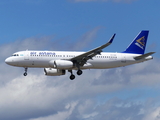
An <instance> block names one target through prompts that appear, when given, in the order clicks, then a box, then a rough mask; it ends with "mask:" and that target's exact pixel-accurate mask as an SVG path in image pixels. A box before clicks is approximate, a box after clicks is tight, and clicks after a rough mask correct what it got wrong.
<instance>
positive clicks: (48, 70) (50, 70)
mask: <svg viewBox="0 0 160 120" xmlns="http://www.w3.org/2000/svg"><path fill="white" fill-rule="evenodd" d="M44 73H45V75H47V76H60V75H65V74H66V71H65V70H61V69H54V68H44Z"/></svg>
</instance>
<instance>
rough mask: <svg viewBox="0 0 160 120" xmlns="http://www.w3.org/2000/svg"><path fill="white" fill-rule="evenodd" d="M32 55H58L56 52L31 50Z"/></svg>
mask: <svg viewBox="0 0 160 120" xmlns="http://www.w3.org/2000/svg"><path fill="white" fill-rule="evenodd" d="M30 55H56V53H55V52H30Z"/></svg>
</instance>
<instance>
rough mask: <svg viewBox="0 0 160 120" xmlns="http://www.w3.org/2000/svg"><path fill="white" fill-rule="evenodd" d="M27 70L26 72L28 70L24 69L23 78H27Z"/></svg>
mask: <svg viewBox="0 0 160 120" xmlns="http://www.w3.org/2000/svg"><path fill="white" fill-rule="evenodd" d="M27 70H28V68H24V71H25V72H24V74H23V75H24V76H27Z"/></svg>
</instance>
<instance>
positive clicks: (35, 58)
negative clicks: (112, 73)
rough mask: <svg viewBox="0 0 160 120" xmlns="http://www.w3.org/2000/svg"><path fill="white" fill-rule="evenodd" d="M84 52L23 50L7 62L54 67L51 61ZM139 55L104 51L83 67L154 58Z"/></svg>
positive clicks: (114, 64) (108, 65)
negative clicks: (140, 57) (141, 57)
mask: <svg viewBox="0 0 160 120" xmlns="http://www.w3.org/2000/svg"><path fill="white" fill-rule="evenodd" d="M83 53H84V52H69V51H21V52H17V53H14V54H13V56H11V57H8V58H7V59H6V60H5V62H6V63H7V64H9V65H12V66H17V67H25V68H26V67H33V68H50V67H52V66H51V65H50V64H49V63H50V61H53V60H69V59H71V58H73V57H76V56H78V55H80V54H83ZM139 55H140V54H129V53H111V52H102V53H101V54H100V55H96V56H94V57H93V58H92V59H89V60H88V61H87V63H86V64H84V66H83V67H81V69H108V68H115V67H121V66H126V65H131V64H135V63H139V62H143V61H147V60H150V59H152V58H153V57H152V56H148V57H145V58H144V59H140V60H135V59H134V57H136V56H139ZM64 69H65V68H64ZM70 69H77V67H75V66H73V67H72V68H70ZM67 70H68V69H67Z"/></svg>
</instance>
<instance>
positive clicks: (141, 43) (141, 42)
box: [135, 36, 145, 49]
mask: <svg viewBox="0 0 160 120" xmlns="http://www.w3.org/2000/svg"><path fill="white" fill-rule="evenodd" d="M135 45H137V46H138V47H140V48H141V49H144V46H145V37H144V36H143V37H141V38H139V39H138V40H136V43H135Z"/></svg>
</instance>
